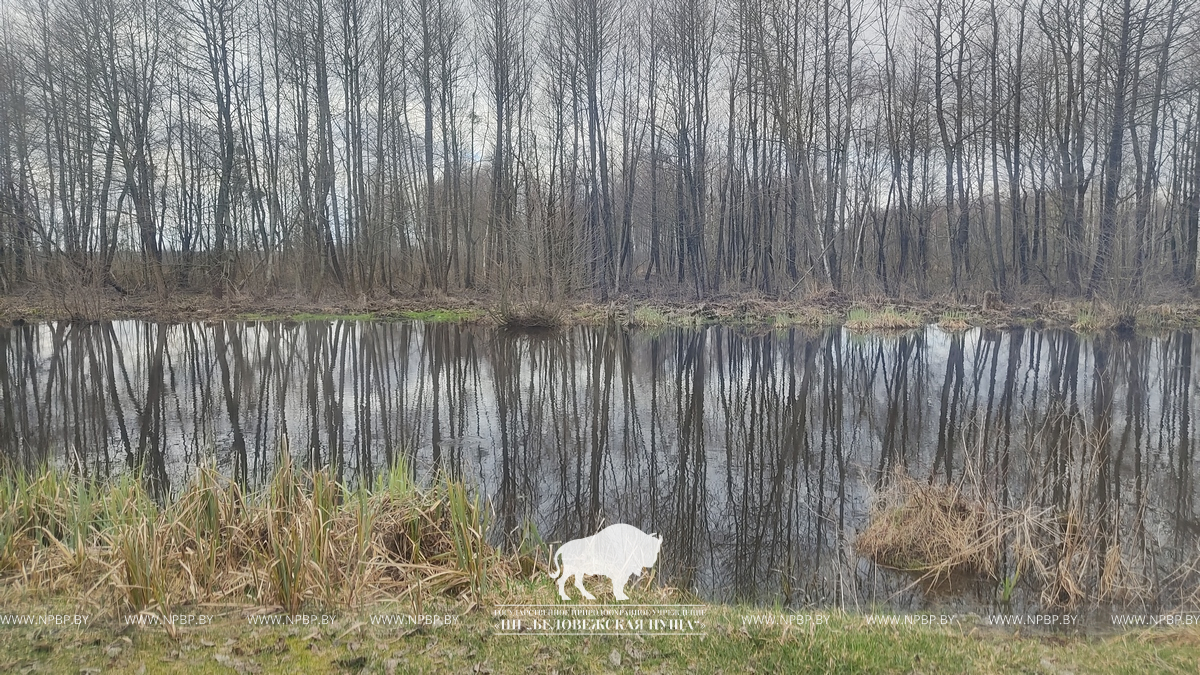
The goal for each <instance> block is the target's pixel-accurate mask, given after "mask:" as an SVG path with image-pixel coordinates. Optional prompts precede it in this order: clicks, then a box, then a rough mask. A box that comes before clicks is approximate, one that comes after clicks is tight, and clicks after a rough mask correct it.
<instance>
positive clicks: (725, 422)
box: [0, 321, 1200, 611]
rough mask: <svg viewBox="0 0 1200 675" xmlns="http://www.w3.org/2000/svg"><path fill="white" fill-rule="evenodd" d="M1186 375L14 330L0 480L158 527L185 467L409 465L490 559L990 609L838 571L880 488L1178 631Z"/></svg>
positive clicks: (542, 343)
mask: <svg viewBox="0 0 1200 675" xmlns="http://www.w3.org/2000/svg"><path fill="white" fill-rule="evenodd" d="M1193 351H1194V347H1193V343H1192V334H1191V333H1189V332H1174V333H1164V334H1162V335H1156V336H1142V335H1138V336H1129V337H1124V338H1121V337H1117V336H1114V335H1107V334H1105V335H1095V336H1080V335H1077V334H1075V333H1073V332H1070V331H1034V330H1011V331H991V330H984V329H972V330H970V331H967V332H964V333H947V332H944V331H942V330H941V329H940V328H937V327H935V326H930V327H928V328H925V329H923V330H919V331H915V332H912V333H908V334H903V335H893V336H860V335H855V334H852V333H850V332H848V331H847V330H845V329H842V328H830V329H825V330H805V329H799V328H797V329H785V330H765V329H764V330H754V329H747V328H744V327H726V326H707V327H694V328H670V329H662V330H634V329H628V328H625V327H622V326H618V325H607V326H578V327H572V328H568V329H563V330H560V331H553V332H541V333H532V334H531V333H519V332H509V331H506V330H504V329H502V328H496V327H491V326H481V325H470V324H452V323H421V322H397V323H384V322H370V321H363V322H360V321H307V322H266V321H264V322H210V323H193V324H172V325H167V324H155V323H146V322H136V321H119V322H104V323H89V324H83V323H66V322H62V323H42V324H30V325H20V326H11V327H3V328H0V394H2V399H3V400H2V402H0V453H2V454H3V455H4V456H5V457H6V458H7V459H8V460H9V461H11V462H15V463H18V464H19V465H22V466H25V467H28V468H31V469H32V468H34V467H36V466H37V465H39V464H40V463H43V462H53V463H59V464H62V465H66V466H71V467H73V468H74V469H75V470H79V471H82V472H84V473H86V474H88V475H94V476H106V475H112V474H116V473H120V472H125V471H128V470H130V469H131V468H133V467H142V470H143V472H144V476H145V478H146V480H147V481H148V483H149V484H150V485H151V487H152V489H153V490H154V491H155V494H157V495H158V496H159V498H160V499H169V498H170V495H171V494H172V493H173V492H175V491H178V490H179V488H180V487H181V486H182V485H183V484H184V483H185V482H186V481H187V479H188V478H189V476H191V475H192V474H193V473H194V467H195V466H196V465H197V463H199V462H205V461H213V460H215V461H216V463H217V466H218V467H219V468H220V469H221V470H222V471H223V472H225V473H226V474H227V475H229V476H231V477H233V478H234V479H236V480H239V481H242V482H244V483H247V484H252V485H253V484H259V483H261V482H262V481H264V480H265V477H266V476H268V475H269V473H270V471H271V469H272V467H273V466H274V464H275V460H276V456H277V452H278V451H279V448H280V447H287V448H288V449H289V451H290V452H291V453H292V455H293V456H294V457H295V458H296V462H297V463H298V464H299V465H302V466H307V467H313V466H327V465H331V466H333V467H335V469H336V470H337V471H338V472H339V473H340V475H341V476H342V477H343V479H344V480H346V481H348V482H351V483H354V482H356V481H358V480H360V479H361V478H363V477H369V476H373V475H375V474H377V472H380V471H382V470H384V469H385V468H387V467H388V466H389V463H390V462H392V461H393V459H394V458H396V457H397V456H401V455H403V456H405V457H407V458H408V459H409V461H410V462H411V465H412V466H414V467H415V468H416V471H417V473H418V475H419V477H421V478H422V479H423V480H429V479H430V477H431V476H432V475H434V474H435V472H436V471H438V470H444V471H448V472H450V473H452V474H454V475H456V476H459V477H461V478H463V479H464V480H466V481H467V482H468V483H470V484H472V485H474V486H476V487H477V488H478V490H479V491H480V492H482V493H483V495H484V496H485V498H486V499H487V500H488V501H489V503H490V505H491V509H492V511H493V516H492V517H493V528H494V529H493V532H492V537H493V539H494V540H496V541H497V543H504V542H505V541H506V540H507V541H510V542H511V541H513V540H515V539H516V538H518V537H520V536H521V533H522V532H523V531H524V530H526V527H527V524H532V525H533V526H536V531H537V532H538V533H539V534H540V536H541V537H542V538H543V539H544V540H545V541H547V542H560V541H565V540H568V539H572V538H575V537H579V536H584V535H588V534H591V533H593V532H595V531H596V530H597V529H598V528H599V527H601V526H603V525H605V524H610V523H616V522H625V523H630V524H632V525H635V526H637V527H639V528H641V529H643V530H644V531H646V532H657V533H660V534H661V535H662V536H663V551H664V554H663V556H662V557H661V559H660V564H659V566H658V568H657V570H658V571H657V578H658V579H660V580H662V582H663V583H669V584H671V585H673V586H676V587H680V588H686V589H690V590H693V591H695V592H696V593H697V594H699V595H700V596H701V597H704V598H707V599H712V600H724V601H734V600H736V601H743V600H749V601H758V602H776V601H778V602H782V603H784V604H787V605H791V606H834V605H836V606H845V607H864V606H869V605H871V604H880V605H885V606H892V607H897V608H910V609H911V608H922V607H935V606H937V607H954V608H966V609H969V610H970V611H985V610H986V608H988V607H992V606H994V605H995V604H996V602H997V600H996V589H997V583H996V581H995V579H992V580H987V579H979V578H975V579H967V580H958V581H953V580H952V581H953V583H949V584H946V583H943V584H940V585H939V586H938V587H937V588H929V587H928V586H927V585H925V584H914V577H913V576H911V575H908V574H901V573H895V572H891V571H888V570H886V569H883V568H881V567H879V566H876V565H874V564H872V563H871V562H870V561H868V560H865V559H863V558H861V557H859V556H858V555H857V553H856V551H855V547H854V540H855V537H856V536H857V535H858V533H859V532H861V531H862V530H863V529H864V528H865V527H866V526H867V524H868V523H869V522H870V520H871V518H872V503H873V495H875V494H877V493H878V491H879V490H881V489H884V488H885V487H886V486H887V485H889V484H890V482H891V481H893V480H894V479H895V477H896V476H897V474H898V473H900V472H902V473H904V474H907V476H909V477H911V478H913V479H915V480H916V481H918V482H920V483H923V484H936V485H943V484H952V485H964V486H966V485H968V484H969V485H970V486H972V489H973V490H975V491H976V492H979V493H980V494H985V495H987V498H988V499H989V500H991V501H992V502H994V503H995V504H996V505H997V506H998V507H1000V508H1010V509H1019V508H1033V509H1040V512H1042V513H1049V514H1052V515H1053V516H1054V517H1055V518H1057V519H1058V520H1057V521H1056V522H1063V523H1065V524H1064V525H1063V527H1064V528H1065V529H1064V532H1066V534H1065V535H1064V536H1063V538H1062V540H1063V541H1064V542H1068V541H1070V540H1071V536H1073V535H1071V534H1070V532H1071V528H1076V529H1081V528H1082V535H1080V536H1092V535H1095V537H1094V538H1095V539H1096V541H1099V542H1101V543H1100V544H1099V545H1096V546H1092V547H1091V548H1089V549H1087V550H1088V551H1089V552H1088V553H1087V555H1089V556H1091V557H1092V558H1094V560H1092V561H1091V562H1090V563H1087V564H1090V565H1091V566H1092V568H1093V573H1094V575H1095V576H1096V577H1097V578H1099V577H1103V579H1102V580H1101V581H1102V582H1103V583H1108V584H1109V586H1110V587H1111V588H1108V591H1110V592H1108V593H1106V594H1102V595H1104V597H1106V598H1110V599H1111V600H1112V602H1114V603H1120V604H1124V605H1126V606H1128V605H1131V604H1137V605H1138V606H1143V607H1150V606H1153V607H1158V608H1177V607H1179V606H1180V605H1181V603H1184V604H1186V603H1188V602H1191V601H1194V600H1195V598H1194V597H1193V596H1192V594H1193V593H1194V592H1195V590H1196V588H1197V579H1198V577H1197V574H1200V572H1197V569H1196V568H1197V561H1198V560H1200V553H1198V546H1197V545H1198V542H1200V522H1198V520H1197V507H1196V499H1195V497H1196V483H1195V481H1194V479H1193V476H1192V466H1193V459H1194V458H1195V453H1196V444H1195V439H1194V435H1193V434H1192V430H1191V419H1192V417H1193V413H1194V412H1196V411H1197V398H1196V394H1195V393H1194V392H1193V389H1192V386H1191V384H1192V363H1193ZM285 438H286V444H284V443H283V439H285ZM1055 514H1057V515H1055ZM1063 514H1067V515H1063ZM1093 543H1094V542H1093ZM1066 545H1067V544H1064V547H1065V546H1066ZM1063 555H1064V556H1066V557H1070V556H1072V555H1075V554H1074V553H1072V552H1069V551H1068V552H1065V553H1064V554H1063ZM999 565H1000V569H999V572H998V577H999V578H1000V579H1004V578H1009V579H1016V578H1017V577H1018V576H1019V575H1018V574H1017V570H1016V569H1015V568H1014V566H1015V565H1016V563H1014V562H1013V561H1012V560H1009V559H1007V557H1006V558H1005V559H1002V560H1000V561H999ZM1113 580H1116V581H1115V582H1114V581H1113ZM947 587H948V588H947ZM1044 601H1045V598H1044V597H1041V598H1039V596H1038V594H1037V592H1036V589H1031V590H1029V591H1028V592H1025V593H1024V594H1021V593H1018V602H1019V603H1020V604H1023V605H1024V606H1027V607H1036V606H1040V603H1042V604H1044Z"/></svg>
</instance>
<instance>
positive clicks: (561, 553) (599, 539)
mask: <svg viewBox="0 0 1200 675" xmlns="http://www.w3.org/2000/svg"><path fill="white" fill-rule="evenodd" d="M660 548H662V537H660V536H658V535H656V534H646V533H645V532H642V531H641V530H639V529H637V528H636V527H634V526H632V525H626V524H624V523H618V524H616V525H609V526H608V527H606V528H604V529H603V530H600V531H599V532H597V533H596V534H593V535H592V536H590V537H584V538H583V539H573V540H571V541H568V542H567V543H565V544H563V545H562V546H559V547H558V552H557V553H555V554H554V565H555V571H554V572H553V573H552V574H551V575H550V578H552V579H558V594H559V595H561V596H562V599H563V600H570V599H571V596H569V595H567V589H566V585H567V579H570V578H571V577H575V588H578V589H579V592H580V593H583V597H585V598H587V599H588V600H595V599H596V596H594V595H592V594H591V593H588V590H587V589H586V588H584V587H583V577H584V575H585V574H595V575H601V576H606V577H608V578H609V579H611V580H612V587H613V595H615V596H616V598H617V600H628V599H629V596H627V595H625V584H626V583H628V582H629V578H630V577H632V576H633V575H635V574H640V573H641V571H642V569H643V568H650V567H654V563H655V562H657V561H658V550H659V549H660ZM560 565H561V569H559V567H560ZM560 574H561V575H562V576H559V575H560Z"/></svg>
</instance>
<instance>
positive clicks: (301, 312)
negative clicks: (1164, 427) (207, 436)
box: [0, 288, 1200, 333]
mask: <svg viewBox="0 0 1200 675" xmlns="http://www.w3.org/2000/svg"><path fill="white" fill-rule="evenodd" d="M990 295H991V294H988V296H990ZM122 319H138V320H144V321H155V322H168V323H183V322H191V321H221V320H245V321H266V320H280V321H305V320H319V319H349V320H380V321H396V320H422V321H432V322H447V321H449V322H467V323H483V324H493V325H496V324H510V325H514V326H528V327H545V326H548V325H596V324H604V323H609V322H615V323H618V324H621V325H626V326H639V327H647V328H657V327H668V326H700V325H710V324H720V325H731V326H748V327H760V328H782V327H790V326H798V327H813V328H817V327H824V326H837V325H846V326H847V327H849V328H851V329H852V330H856V331H859V332H886V331H889V330H905V329H909V328H915V327H918V326H921V325H925V324H939V325H941V326H942V327H943V328H946V329H947V330H951V331H954V330H965V329H967V328H971V327H983V328H989V329H999V330H1003V329H1009V328H1071V329H1074V330H1076V331H1079V332H1085V333H1094V332H1103V331H1106V330H1117V331H1126V332H1128V331H1133V330H1136V331H1138V332H1158V331H1163V330H1175V329H1186V328H1196V327H1200V302H1197V301H1195V300H1193V299H1191V298H1181V299H1176V300H1174V301H1168V302H1157V303H1156V302H1146V303H1141V304H1134V303H1118V304H1114V303H1110V302H1106V301H1102V300H1096V301H1089V300H1082V299H1075V300H1043V301H1033V300H1029V301H1023V302H1010V303H1002V302H999V301H995V300H992V299H991V298H990V297H985V299H984V302H982V303H981V304H972V303H969V302H957V301H955V300H952V299H949V298H940V299H938V298H934V299H925V300H914V299H888V298H881V297H852V296H846V295H841V294H837V293H832V292H830V293H825V294H815V295H809V296H806V297H796V298H792V299H786V300H784V299H775V298H765V297H761V296H753V295H725V296H719V297H716V298H713V299H710V300H706V301H700V302H694V301H691V302H689V301H680V300H677V299H665V300H664V299H656V298H649V297H639V296H623V297H620V298H617V299H615V300H612V301H609V302H597V301H594V300H572V299H564V300H558V301H553V302H546V301H520V302H510V301H507V300H505V299H502V298H497V297H494V296H488V295H410V296H403V297H391V296H382V297H359V298H345V297H330V298H325V299H322V298H317V299H312V298H307V297H301V296H290V295H272V296H266V297H253V296H250V295H239V296H230V297H226V298H222V299H219V298H214V297H213V296H212V295H209V294H184V293H177V294H174V295H171V296H169V297H167V298H166V299H162V298H159V297H157V296H155V295H152V294H148V295H134V294H131V295H127V296H120V295H117V294H116V293H113V292H111V291H106V290H102V289H91V288H86V289H76V290H73V291H71V292H70V293H60V294H54V293H47V292H38V291H31V292H28V293H25V294H22V295H8V296H0V324H3V323H22V322H37V321H62V320H69V321H103V320H122Z"/></svg>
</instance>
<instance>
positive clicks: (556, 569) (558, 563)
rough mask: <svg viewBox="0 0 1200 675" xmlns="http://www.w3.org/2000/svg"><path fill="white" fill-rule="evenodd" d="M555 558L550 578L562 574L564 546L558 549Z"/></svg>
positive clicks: (555, 577)
mask: <svg viewBox="0 0 1200 675" xmlns="http://www.w3.org/2000/svg"><path fill="white" fill-rule="evenodd" d="M553 560H554V570H553V571H551V572H550V578H551V579H557V578H558V575H560V574H562V563H561V561H562V547H561V546H560V547H559V548H558V550H557V551H555V552H554V558H553Z"/></svg>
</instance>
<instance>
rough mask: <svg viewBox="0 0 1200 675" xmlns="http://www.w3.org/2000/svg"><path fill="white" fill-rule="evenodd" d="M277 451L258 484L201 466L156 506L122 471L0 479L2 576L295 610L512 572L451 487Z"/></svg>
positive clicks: (478, 514) (451, 586)
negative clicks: (343, 474) (115, 475)
mask: <svg viewBox="0 0 1200 675" xmlns="http://www.w3.org/2000/svg"><path fill="white" fill-rule="evenodd" d="M284 450H285V452H283V453H282V454H281V457H282V461H281V463H280V466H279V469H278V470H277V471H276V473H275V475H274V477H273V478H272V480H271V482H270V486H269V487H268V488H267V489H266V490H264V491H262V492H260V493H255V494H246V493H244V492H243V490H242V489H241V488H240V487H239V486H238V485H237V484H235V483H232V482H230V481H228V480H226V479H224V478H222V477H220V476H219V475H218V474H217V472H216V470H215V469H214V468H213V467H211V466H210V467H204V468H201V469H200V470H199V472H198V473H197V475H196V477H195V479H194V480H193V481H192V482H191V483H190V484H189V485H188V486H187V487H186V488H185V489H184V491H183V493H182V494H181V495H180V496H179V498H178V499H177V500H175V501H174V502H173V503H171V504H170V505H167V506H159V505H158V504H156V503H155V502H154V501H153V500H152V499H151V498H150V497H149V496H148V494H147V493H146V491H145V489H144V488H143V487H142V484H141V483H140V482H139V481H137V480H135V479H133V478H131V477H125V478H122V479H118V480H116V481H114V482H108V483H104V484H96V483H93V482H90V481H86V480H84V479H80V478H78V477H75V476H67V475H64V474H62V473H60V472H58V471H55V470H47V471H44V472H42V473H41V474H40V475H37V476H35V477H32V478H26V477H24V476H23V475H21V474H12V473H10V474H7V475H5V476H4V477H0V507H2V508H3V511H2V512H0V583H3V584H5V585H7V586H8V587H9V589H10V590H12V591H16V592H28V591H30V590H55V591H73V592H79V593H83V594H85V595H89V596H92V597H93V599H95V600H97V601H100V602H101V604H104V605H107V606H115V607H121V608H124V609H130V610H133V611H143V610H151V611H167V609H168V608H170V607H172V606H176V605H181V604H192V603H235V604H236V603H244V604H258V605H267V606H282V607H283V608H285V609H286V610H288V611H295V610H296V609H298V608H300V607H301V606H303V605H305V604H306V603H310V602H315V603H318V604H321V605H324V606H341V605H351V604H355V603H360V602H369V601H372V600H378V599H380V598H384V597H389V598H404V597H406V596H407V595H408V594H410V593H413V592H414V591H415V590H417V589H420V591H421V592H423V593H428V592H434V593H450V594H454V595H471V594H477V593H478V592H479V591H480V589H482V588H483V587H485V586H487V585H488V584H489V583H490V582H491V581H493V580H496V579H499V578H503V577H505V576H507V575H509V574H511V573H513V571H514V567H515V566H514V564H513V563H512V562H511V561H510V560H509V559H508V556H501V555H500V554H499V553H498V552H496V551H495V550H493V549H492V548H491V547H490V546H488V545H487V543H486V541H485V540H484V532H485V531H486V527H487V523H486V522H485V520H484V513H485V511H484V509H483V508H482V506H481V504H480V503H479V502H478V501H473V500H471V499H470V498H469V497H468V496H467V492H466V489H465V488H464V487H463V486H462V485H461V484H457V483H454V482H452V481H449V480H446V479H442V480H439V481H437V482H436V483H435V484H434V485H433V486H431V487H429V488H427V489H418V488H417V487H416V486H415V485H414V484H413V482H412V480H411V479H410V478H409V472H408V469H407V468H405V467H404V466H403V464H400V465H398V466H396V467H395V468H393V470H392V471H391V472H390V473H388V474H386V475H385V476H383V477H381V478H380V479H379V480H378V481H377V483H376V485H374V486H373V487H372V488H370V489H360V490H355V491H348V490H346V489H345V488H344V487H342V486H341V485H340V484H338V483H337V482H336V481H334V480H333V479H332V477H331V476H330V474H329V473H328V471H324V470H323V471H318V472H315V473H300V472H298V471H296V470H294V469H293V468H292V466H291V463H290V461H289V460H288V455H287V453H286V447H285V448H284ZM516 569H519V568H516Z"/></svg>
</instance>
